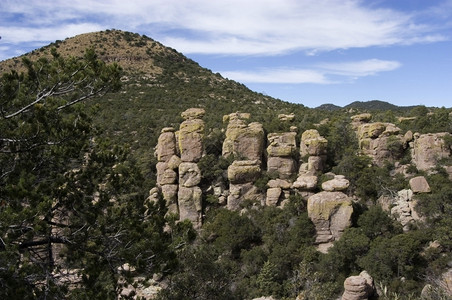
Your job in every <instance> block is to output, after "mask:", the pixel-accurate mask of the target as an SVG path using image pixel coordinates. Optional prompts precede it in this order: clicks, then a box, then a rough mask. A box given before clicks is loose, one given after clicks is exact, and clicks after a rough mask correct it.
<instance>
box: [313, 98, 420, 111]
mask: <svg viewBox="0 0 452 300" xmlns="http://www.w3.org/2000/svg"><path fill="white" fill-rule="evenodd" d="M414 107H416V106H397V105H394V104H391V103H389V102H386V101H381V100H371V101H355V102H352V103H350V104H347V105H346V106H344V107H341V106H338V105H335V104H331V103H327V104H322V105H320V106H318V107H316V109H321V110H327V111H335V110H340V109H344V108H345V109H358V110H366V111H383V110H401V111H404V110H410V109H412V108H414Z"/></svg>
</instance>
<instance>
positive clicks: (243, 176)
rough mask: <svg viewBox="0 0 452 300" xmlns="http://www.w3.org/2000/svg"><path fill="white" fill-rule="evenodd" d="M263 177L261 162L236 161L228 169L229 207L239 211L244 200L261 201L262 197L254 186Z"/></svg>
mask: <svg viewBox="0 0 452 300" xmlns="http://www.w3.org/2000/svg"><path fill="white" fill-rule="evenodd" d="M260 175H261V167H260V161H259V160H236V161H234V162H233V163H232V164H231V165H230V166H229V168H228V180H229V196H228V203H227V207H228V209H231V210H239V209H240V208H241V205H240V204H241V203H242V202H243V201H244V200H252V201H259V202H260V200H261V198H262V195H261V194H260V193H259V191H258V189H257V188H256V187H255V186H254V185H253V183H254V181H255V180H256V179H257V178H259V176H260Z"/></svg>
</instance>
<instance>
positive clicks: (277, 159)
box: [266, 131, 297, 205]
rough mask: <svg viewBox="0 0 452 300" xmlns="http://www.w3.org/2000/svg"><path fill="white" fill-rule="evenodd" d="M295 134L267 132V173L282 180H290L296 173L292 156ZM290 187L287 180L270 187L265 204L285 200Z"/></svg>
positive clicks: (294, 153) (295, 165)
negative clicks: (280, 184)
mask: <svg viewBox="0 0 452 300" xmlns="http://www.w3.org/2000/svg"><path fill="white" fill-rule="evenodd" d="M296 135H297V133H296V132H294V131H291V132H283V133H270V134H268V136H267V140H268V146H267V157H268V160H267V172H268V173H271V174H276V175H277V176H278V178H279V179H284V180H290V179H291V178H292V177H293V175H294V174H296V172H297V162H296V160H295V158H294V157H295V155H296V151H297V144H296V141H295V137H296ZM285 182H287V181H285ZM273 185H274V184H273ZM290 187H291V185H290V183H289V182H287V184H284V185H282V186H273V187H270V188H269V189H268V190H267V198H266V204H267V205H278V204H279V203H280V202H281V201H284V200H287V199H288V197H289V195H290V191H289V190H288V189H289V188H290Z"/></svg>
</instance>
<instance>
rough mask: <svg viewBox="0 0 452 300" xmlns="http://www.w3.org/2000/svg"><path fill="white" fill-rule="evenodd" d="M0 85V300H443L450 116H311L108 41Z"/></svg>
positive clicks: (363, 112) (113, 33) (128, 43)
mask: <svg viewBox="0 0 452 300" xmlns="http://www.w3.org/2000/svg"><path fill="white" fill-rule="evenodd" d="M0 72H1V73H2V77H1V79H0V287H1V288H0V299H88V298H89V299H135V298H137V299H141V298H140V297H143V298H144V299H159V300H174V299H209V300H210V299H228V300H230V299H237V300H239V299H255V298H258V299H259V298H260V297H263V296H266V297H269V298H266V299H278V300H287V299H291V300H293V299H299V300H311V299H319V300H320V299H321V300H331V299H339V297H340V295H342V294H344V295H345V296H344V297H343V298H342V299H363V298H368V299H373V298H376V293H378V294H379V295H380V298H381V299H403V300H408V299H410V300H413V299H416V300H418V299H421V297H420V295H421V292H422V293H423V296H422V299H431V300H432V299H447V300H449V299H451V298H450V297H451V293H450V290H451V289H452V288H450V286H449V287H447V288H449V290H447V289H446V288H444V284H447V283H448V282H449V283H450V282H452V265H451V261H452V243H451V240H452V236H451V232H452V221H451V220H452V205H451V204H452V185H451V180H452V108H449V109H446V108H427V107H425V106H416V107H410V108H400V107H396V106H393V105H390V104H389V103H386V102H382V101H371V102H369V103H361V102H358V103H352V104H351V105H350V106H347V107H344V108H339V107H336V106H334V105H324V106H322V107H320V108H319V109H310V108H307V107H305V106H303V105H302V104H292V103H289V102H285V101H282V100H279V99H274V98H271V97H268V96H266V95H263V94H260V93H256V92H253V91H251V90H249V89H248V88H247V87H246V86H244V85H243V84H240V83H237V82H234V81H232V80H228V79H225V78H223V77H222V76H221V75H220V74H214V73H212V72H211V71H210V70H207V69H205V68H202V67H201V66H199V65H198V64H197V63H196V62H194V61H192V60H190V59H188V58H187V57H185V56H184V55H182V54H181V53H178V52H177V51H176V50H174V49H170V48H167V47H165V46H163V45H162V44H160V43H158V42H157V41H154V40H152V39H151V38H149V37H146V36H141V35H138V34H134V33H130V32H123V31H119V30H107V31H102V32H95V33H88V34H83V35H79V36H76V37H72V38H68V39H66V40H64V41H56V42H55V43H52V44H51V45H49V46H46V47H43V48H41V49H38V50H35V51H33V52H31V53H28V54H26V55H24V56H22V57H18V58H13V59H9V60H6V61H3V62H0ZM369 112H371V113H369ZM364 271H367V272H364ZM358 274H360V276H354V275H358ZM372 278H373V279H372ZM344 282H345V284H344ZM429 286H430V287H429ZM424 287H425V288H424ZM357 291H358V292H357ZM347 292H348V295H347ZM357 293H359V297H354V298H353V295H355V296H356V294H357ZM364 295H365V296H364ZM270 296H271V298H270ZM260 299H262V298H260Z"/></svg>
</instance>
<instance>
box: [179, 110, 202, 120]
mask: <svg viewBox="0 0 452 300" xmlns="http://www.w3.org/2000/svg"><path fill="white" fill-rule="evenodd" d="M205 113H206V111H205V110H204V108H189V109H187V110H186V111H184V112H182V113H181V117H182V118H184V120H193V119H202V117H204V114H205Z"/></svg>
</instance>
